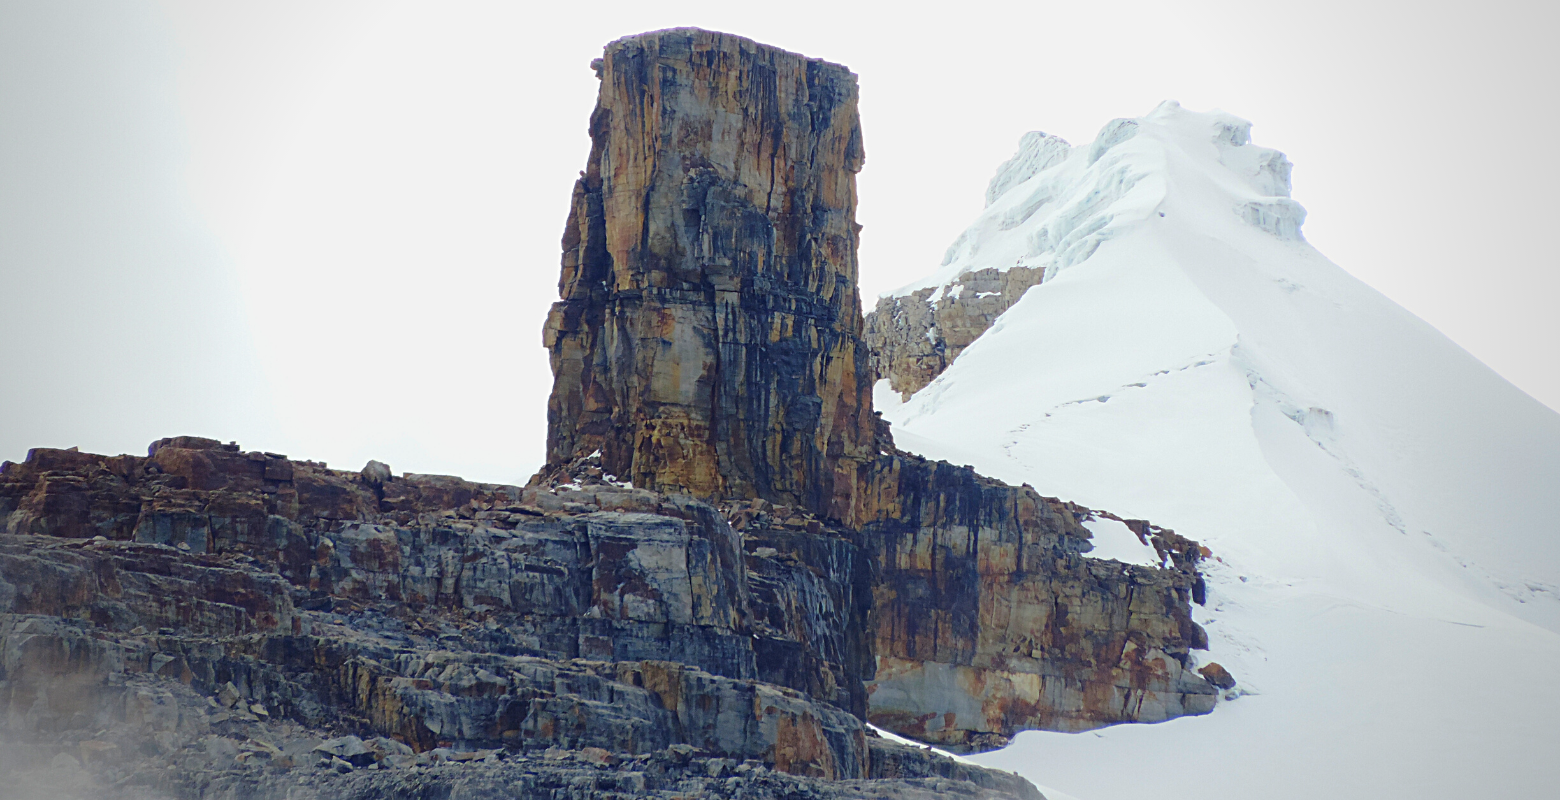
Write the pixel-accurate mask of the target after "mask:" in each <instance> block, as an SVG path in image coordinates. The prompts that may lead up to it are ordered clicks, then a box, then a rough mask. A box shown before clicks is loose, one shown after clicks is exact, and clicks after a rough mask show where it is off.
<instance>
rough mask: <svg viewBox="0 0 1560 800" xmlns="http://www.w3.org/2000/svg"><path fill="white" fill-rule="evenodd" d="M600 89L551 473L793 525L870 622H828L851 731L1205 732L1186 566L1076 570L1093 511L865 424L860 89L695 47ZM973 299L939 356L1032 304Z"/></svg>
mask: <svg viewBox="0 0 1560 800" xmlns="http://www.w3.org/2000/svg"><path fill="white" fill-rule="evenodd" d="M597 66H598V74H599V75H600V76H601V79H602V84H601V93H600V97H599V99H598V102H597V107H596V111H595V112H594V114H593V115H592V117H591V137H592V142H593V145H592V149H591V155H590V159H589V162H588V163H587V165H586V170H585V172H584V174H583V176H582V177H581V178H580V180H579V182H578V183H577V184H576V186H575V190H574V203H573V207H572V211H571V213H570V216H569V220H568V225H567V229H566V232H565V235H564V242H563V245H564V257H563V271H562V278H561V280H560V293H561V295H562V299H561V300H560V301H559V302H558V303H557V304H556V305H555V306H554V307H553V311H552V313H551V315H550V316H549V319H548V323H547V327H546V332H545V336H544V341H545V344H546V346H547V347H548V348H549V350H550V352H551V357H552V368H553V374H554V384H553V392H552V398H551V402H550V406H549V416H548V419H549V435H548V447H549V461H550V463H551V465H552V466H550V467H549V468H548V469H549V470H553V469H557V468H559V466H560V465H565V464H569V463H572V462H573V461H575V460H577V459H579V458H582V457H588V456H592V455H595V454H598V453H599V456H600V459H601V464H602V468H603V469H604V470H605V471H606V472H607V473H608V474H610V475H613V476H615V477H616V478H620V479H627V480H629V481H631V482H632V483H633V484H634V485H636V486H646V487H650V488H655V489H660V490H667V491H676V492H686V493H689V494H691V495H694V496H696V497H699V498H701V499H704V500H707V501H710V502H713V503H720V504H726V505H728V506H730V505H732V504H744V503H748V504H751V503H762V504H768V505H769V506H770V507H783V508H787V509H789V510H790V512H789V513H794V514H799V515H801V516H803V517H805V518H806V519H807V520H808V522H809V524H810V525H811V526H812V528H811V530H812V531H813V535H815V536H821V537H823V539H824V540H830V539H832V540H835V543H833V544H831V545H829V548H830V549H829V552H828V555H827V556H825V554H824V553H823V552H822V551H821V550H817V549H806V548H804V549H799V550H795V551H793V554H794V556H795V558H796V559H797V561H798V563H801V564H804V565H806V566H808V567H809V568H811V569H813V570H814V571H815V572H816V573H818V574H820V575H823V576H826V577H825V578H824V580H825V582H826V583H831V584H832V585H834V586H835V590H834V593H835V594H836V595H839V596H847V595H849V596H853V597H861V596H862V595H864V594H865V595H867V596H869V597H870V598H871V599H870V603H869V606H870V608H869V610H868V611H867V613H865V614H861V615H858V616H856V617H849V618H840V619H838V620H837V621H836V623H835V625H836V628H837V629H839V630H840V631H841V633H840V634H839V636H838V641H839V642H841V643H845V644H842V646H843V647H844V649H845V650H847V651H849V652H852V653H862V652H866V653H870V658H856V657H844V656H841V657H838V658H836V659H835V660H833V661H831V662H830V663H831V664H836V665H839V666H840V669H838V670H831V671H830V674H831V675H832V676H834V677H836V678H840V679H843V680H844V681H846V682H847V683H850V684H852V685H854V683H855V682H856V681H863V682H865V683H866V686H867V691H868V693H869V695H870V699H869V700H868V702H867V706H868V711H867V713H868V717H869V718H870V719H872V720H874V721H875V722H877V723H879V724H882V725H885V726H887V727H890V728H892V729H894V730H896V731H898V732H902V733H905V734H907V735H911V736H915V737H917V738H920V739H922V740H925V741H933V742H938V743H940V744H944V745H947V746H951V747H959V748H980V747H989V746H993V745H998V744H1000V743H1002V742H1005V741H1006V737H1008V736H1010V735H1011V734H1012V733H1013V732H1015V731H1017V730H1022V729H1025V728H1050V729H1062V730H1078V729H1083V728H1088V727H1095V726H1099V725H1105V724H1112V723H1116V722H1130V721H1158V720H1162V719H1167V718H1170V717H1174V716H1178V715H1182V714H1194V713H1204V712H1206V711H1207V710H1209V709H1210V708H1211V707H1212V705H1213V702H1214V699H1215V696H1216V692H1215V689H1214V688H1213V687H1212V686H1210V685H1209V684H1208V683H1207V682H1206V681H1205V680H1203V679H1202V678H1200V677H1199V676H1197V675H1196V674H1195V673H1194V672H1192V671H1191V667H1193V666H1195V665H1194V664H1193V663H1192V658H1191V654H1190V651H1191V650H1192V649H1194V648H1198V647H1202V646H1204V645H1205V640H1204V635H1203V632H1202V630H1201V629H1200V628H1199V627H1198V626H1197V625H1196V624H1195V623H1194V622H1193V621H1192V618H1191V611H1190V605H1191V602H1192V600H1193V595H1194V594H1196V592H1197V587H1198V586H1199V581H1200V578H1199V577H1198V574H1197V570H1196V563H1197V559H1198V557H1199V554H1198V551H1197V548H1196V546H1195V545H1193V544H1191V543H1188V542H1186V540H1184V539H1181V538H1180V537H1176V536H1175V535H1174V534H1173V533H1171V532H1168V531H1157V529H1155V531H1156V532H1155V533H1154V535H1156V536H1158V537H1160V539H1162V540H1163V542H1164V545H1163V553H1164V555H1165V560H1164V564H1165V566H1164V568H1162V569H1155V568H1146V567H1127V566H1124V565H1122V564H1119V563H1116V562H1103V561H1098V560H1093V559H1089V558H1087V557H1086V556H1085V555H1084V554H1085V553H1086V552H1087V551H1088V550H1089V549H1090V545H1089V543H1088V538H1089V534H1088V531H1087V530H1086V529H1084V528H1083V527H1082V525H1081V524H1080V520H1082V519H1083V518H1085V517H1086V516H1087V515H1088V513H1089V512H1088V510H1087V509H1079V508H1076V507H1073V506H1070V505H1068V504H1065V503H1062V502H1060V501H1058V500H1055V499H1051V498H1044V497H1041V496H1040V495H1039V494H1038V493H1037V492H1035V491H1034V490H1033V489H1031V488H1029V487H1010V486H1005V485H1002V484H1000V483H997V482H995V481H990V480H987V479H985V478H982V477H980V476H979V475H976V474H975V473H974V472H973V471H972V470H970V469H968V468H963V467H955V466H952V465H948V464H936V463H932V462H928V461H926V460H924V459H920V458H917V457H915V456H913V455H910V454H908V453H903V452H900V451H898V450H896V449H895V448H894V445H893V439H892V436H891V435H890V432H889V430H888V427H887V425H886V424H884V423H883V422H882V421H881V419H880V418H879V417H878V416H877V415H876V414H875V413H874V412H873V411H872V407H871V397H870V387H871V384H872V383H873V380H874V377H873V376H874V373H873V369H872V366H871V365H870V364H869V362H868V359H869V356H868V348H867V340H866V339H865V338H864V336H863V331H864V327H863V321H862V318H861V312H860V307H859V301H858V292H857V288H856V246H857V235H858V231H859V226H857V225H856V223H855V188H854V181H855V173H856V171H857V170H859V169H860V168H861V166H862V163H863V148H862V140H861V131H860V123H859V120H858V117H857V113H856V96H857V95H856V81H855V76H853V75H852V74H851V73H850V72H848V71H847V70H846V69H845V68H843V67H840V66H838V65H834V64H829V63H827V62H822V61H818V60H812V59H807V58H804V57H802V56H798V55H795V54H791V53H786V52H783V51H780V50H776V49H774V48H770V47H765V46H763V45H758V44H755V43H753V42H750V41H747V40H745V39H739V38H736V37H732V36H727V35H724V34H716V33H708V32H704V31H697V30H675V31H663V32H659V33H655V34H647V35H645V36H641V37H635V38H633V39H628V40H624V41H620V42H616V43H614V44H612V45H610V46H609V47H608V48H607V51H606V55H605V57H604V58H603V59H602V61H601V62H600V63H599V64H598V65H597ZM965 277H966V279H967V283H968V284H969V286H968V287H966V288H969V289H970V291H968V292H967V294H968V295H969V296H968V297H967V298H966V299H964V300H961V301H960V302H958V303H952V304H951V305H949V306H948V308H947V309H946V310H943V311H940V312H938V313H940V314H941V316H940V317H939V318H938V320H937V321H936V322H934V323H933V324H934V325H935V326H937V327H939V328H940V329H942V330H944V331H945V333H944V334H943V336H944V340H943V342H944V345H943V346H941V348H940V349H937V348H934V355H935V358H940V359H947V360H951V359H952V358H953V356H954V355H956V354H957V349H958V348H960V347H963V346H964V345H967V344H968V343H969V341H972V340H973V339H974V337H975V336H978V335H979V333H980V331H981V330H984V327H985V326H986V325H988V324H989V321H990V319H992V318H994V317H995V315H996V314H999V313H1001V310H1003V309H1005V308H1006V305H1004V304H1009V305H1010V304H1011V303H1012V302H1013V301H1015V300H1016V299H1017V297H1018V296H1019V295H1021V294H1022V292H1023V290H1024V289H1026V288H1028V286H1027V285H1021V284H1023V281H1022V280H1019V279H1020V278H1023V277H1025V275H1024V273H1023V272H1022V271H1021V270H1020V271H1016V272H1015V271H1014V270H1009V271H1008V272H1006V273H996V272H995V271H993V272H992V273H991V274H986V273H984V272H982V273H979V274H973V273H972V274H971V275H969V276H965ZM1030 277H1035V276H1030ZM988 283H989V284H991V286H987V285H986V284H988ZM988 290H989V291H988ZM990 292H995V293H996V294H995V295H992V294H990ZM953 294H954V295H956V296H957V295H959V294H960V292H954V293H953ZM983 294H985V295H987V297H981V295H983ZM987 298H990V299H989V300H988V299H987ZM955 299H957V297H956V298H955ZM961 315H962V316H961ZM923 316H925V314H923ZM955 319H961V320H963V322H962V323H956V322H954V321H953V320H955ZM883 323H884V324H883V325H880V329H883V330H887V329H888V328H893V327H894V324H890V323H889V322H888V321H887V320H883ZM895 324H897V323H895ZM917 324H919V323H917ZM898 328H902V329H904V330H905V331H909V333H907V334H905V335H904V336H901V337H900V338H907V340H917V341H919V338H918V337H920V338H924V332H923V333H917V332H915V331H916V330H919V329H918V328H915V326H914V325H911V324H900V325H898ZM883 338H884V340H885V341H888V340H889V339H892V338H893V337H892V336H890V335H889V334H887V333H885V334H884V335H883ZM933 338H934V339H935V337H933ZM916 352H917V353H918V352H919V351H916ZM917 359H923V361H924V356H923V355H918V354H916V353H912V352H910V350H909V349H908V347H901V348H900V349H899V350H897V351H895V350H894V349H893V348H885V349H884V350H883V352H882V353H880V354H879V360H880V361H882V362H883V363H884V365H885V368H888V367H889V366H890V365H891V364H894V363H905V364H920V366H918V367H916V369H919V370H920V372H918V373H916V374H918V375H920V376H921V377H920V378H917V379H916V380H930V378H931V377H932V376H934V375H935V373H936V371H940V369H941V366H935V369H934V368H933V365H929V363H921V362H918V361H917ZM934 360H935V359H934ZM939 363H942V364H945V363H946V361H943V362H939ZM901 388H903V387H901ZM545 474H548V470H544V475H545ZM749 508H750V510H751V507H749ZM1141 524H1142V525H1143V526H1145V527H1144V530H1145V531H1148V530H1149V529H1148V527H1147V524H1146V523H1141ZM738 527H739V529H740V528H742V525H740V524H739V525H738ZM1145 535H1148V534H1146V533H1145ZM1172 552H1173V553H1174V554H1175V555H1174V557H1173V558H1172V557H1171V553H1172ZM837 556H848V558H845V559H844V560H845V561H848V562H849V563H852V564H861V563H865V564H867V565H868V567H869V569H868V570H867V571H865V572H860V571H858V572H856V573H853V575H852V576H849V578H848V580H849V581H852V582H853V583H851V584H850V585H849V586H847V585H845V582H846V581H847V576H846V575H843V574H841V573H839V572H838V571H836V570H834V569H833V568H832V567H831V566H830V564H832V563H834V562H833V561H817V560H814V559H817V558H825V557H827V558H828V559H834V558H836V557H837ZM862 575H866V578H865V579H866V580H867V581H868V582H869V585H867V586H866V587H863V586H861V585H860V583H859V581H860V580H862V577H861V576H862ZM862 619H865V627H864V628H861V629H857V628H856V627H855V626H856V624H857V622H858V621H860V620H862ZM835 691H838V689H836V690H835Z"/></svg>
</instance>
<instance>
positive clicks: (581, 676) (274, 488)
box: [0, 437, 1038, 798]
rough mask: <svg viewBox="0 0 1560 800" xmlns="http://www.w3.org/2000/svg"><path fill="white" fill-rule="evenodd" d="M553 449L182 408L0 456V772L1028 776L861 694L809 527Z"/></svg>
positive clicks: (444, 779) (484, 793)
mask: <svg viewBox="0 0 1560 800" xmlns="http://www.w3.org/2000/svg"><path fill="white" fill-rule="evenodd" d="M575 466H576V469H575V470H574V472H573V473H572V474H569V475H567V481H568V482H567V484H566V485H565V486H562V487H558V486H549V485H545V484H543V485H535V486H531V487H528V488H526V489H520V488H518V487H513V486H494V485H485V484H473V483H469V482H466V481H462V480H460V479H456V478H448V477H440V476H419V475H406V476H403V477H391V476H390V475H389V471H388V469H386V468H385V467H384V466H383V465H381V464H377V463H370V465H369V466H368V467H367V468H365V469H364V470H363V471H362V472H361V473H353V472H342V471H337V470H331V469H328V468H326V467H325V465H323V464H316V463H311V462H298V461H292V460H289V459H286V458H284V457H281V456H279V455H275V454H267V453H245V452H241V451H240V450H239V448H238V447H237V446H236V445H222V444H220V443H218V442H216V441H213V440H207V439H198V438H194V437H179V438H175V439H168V440H163V441H161V442H159V443H157V444H156V445H153V447H152V452H151V455H150V456H149V457H145V458H142V457H136V456H113V457H110V456H100V455H94V454H88V453H79V452H75V451H60V450H35V451H33V452H32V453H30V454H29V457H28V459H27V461H26V462H25V463H22V464H11V463H6V464H5V465H4V469H3V471H0V519H3V520H4V535H0V718H3V719H4V721H5V727H4V736H5V738H6V739H7V742H6V746H5V747H3V748H0V751H3V752H4V753H5V756H4V758H0V770H5V771H6V774H7V775H18V776H21V777H20V778H18V779H19V780H37V781H42V783H40V784H39V786H42V787H48V788H50V790H51V791H57V792H59V793H60V794H62V795H68V794H69V792H70V791H75V792H76V793H77V794H78V795H79V796H81V797H102V796H124V797H131V796H142V795H139V794H136V793H137V792H145V791H154V790H155V791H157V792H162V793H165V794H167V793H171V794H173V795H175V796H178V797H201V798H255V797H266V798H269V797H275V798H282V797H287V798H307V797H329V796H343V795H344V796H348V797H364V798H367V797H380V796H425V795H423V794H417V793H416V792H434V793H435V794H434V795H426V796H446V795H447V794H448V793H449V792H451V791H454V790H455V789H457V788H460V787H464V788H460V790H461V791H464V792H469V794H462V795H461V796H469V797H475V798H483V797H500V796H512V795H513V794H515V793H519V794H522V795H524V796H537V797H581V796H592V797H637V796H674V795H675V796H688V795H689V794H698V795H701V796H704V795H707V796H717V797H738V796H740V797H760V798H763V797H795V796H810V797H820V798H824V797H828V798H834V797H840V798H844V797H868V796H879V794H880V793H882V792H890V793H904V794H908V795H910V796H923V797H933V796H937V795H938V794H939V793H944V792H946V793H952V794H955V795H964V796H969V797H996V796H1008V797H1037V796H1038V794H1037V793H1036V792H1035V791H1034V789H1033V787H1032V786H1030V785H1029V784H1027V783H1025V782H1024V781H1022V780H1020V779H1018V778H1016V777H1014V776H1011V775H1006V774H1003V773H997V772H991V771H987V770H981V769H978V768H973V767H968V766H965V765H963V764H959V763H957V762H954V761H952V760H950V759H948V758H946V757H941V756H935V755H932V754H930V753H928V752H926V751H922V750H919V749H916V748H909V747H904V746H901V745H897V744H893V743H891V742H888V741H886V740H883V739H880V738H879V737H877V736H876V735H875V734H874V733H873V732H871V731H870V729H868V728H867V727H866V726H865V725H864V724H863V722H862V720H861V719H860V714H861V710H862V699H863V697H864V695H863V690H862V687H861V685H860V682H859V680H858V681H856V684H855V686H854V687H849V686H846V676H847V675H854V674H857V673H859V672H860V671H861V669H862V668H863V667H862V665H861V664H860V663H859V662H860V661H861V660H862V658H863V653H861V652H857V651H852V650H851V647H853V646H854V645H853V644H851V643H849V642H844V641H842V640H841V637H840V635H839V631H840V630H841V627H840V626H839V625H838V621H839V620H841V619H849V618H851V616H852V614H854V613H856V612H855V611H853V610H852V604H853V603H856V599H855V598H852V597H850V596H849V595H848V594H845V595H841V594H838V593H837V592H836V593H831V589H833V588H835V585H836V584H838V585H845V586H849V585H850V584H851V579H850V578H849V577H848V576H849V575H851V574H852V571H853V570H854V569H855V567H854V566H853V565H852V564H850V563H849V561H848V558H849V557H848V556H847V555H845V554H841V553H839V552H837V548H836V547H835V546H834V545H833V544H832V542H831V540H827V539H826V537H822V536H818V535H814V534H810V533H808V532H807V530H806V528H807V526H806V525H805V524H803V523H799V522H798V521H795V520H792V519H790V518H787V517H783V516H782V517H777V516H775V515H772V514H769V513H767V512H766V513H763V514H751V513H750V514H748V515H747V516H746V517H744V519H743V523H744V527H745V528H746V529H747V530H746V532H745V533H744V534H740V535H739V534H738V533H737V532H736V531H734V530H733V529H732V527H731V525H730V524H728V522H727V520H726V517H725V516H724V515H722V514H721V513H720V512H719V511H717V510H716V509H715V508H713V507H711V506H709V505H706V504H704V503H701V502H698V501H696V500H693V499H691V498H688V497H686V496H666V495H661V494H657V493H653V492H649V491H646V490H641V489H630V488H625V487H623V486H620V485H615V484H611V483H608V482H604V481H602V480H601V479H600V478H599V476H600V474H601V473H600V470H599V468H597V467H596V466H594V465H593V464H591V463H581V464H577V465H575ZM771 522H772V523H773V524H774V527H773V528H771V527H770V523H771ZM766 543H767V544H766ZM795 552H802V553H806V554H807V556H808V557H809V558H811V559H812V560H813V561H814V563H824V564H830V565H831V566H833V567H834V568H835V569H836V571H837V572H838V574H839V575H842V576H847V577H845V578H844V579H843V580H835V579H833V578H831V577H829V576H828V575H825V576H823V577H821V578H820V577H819V576H818V575H817V574H815V573H816V572H817V571H818V570H817V568H815V567H803V566H802V565H801V564H800V562H799V561H798V560H797V558H796V557H795V556H793V555H792V553H795ZM830 558H834V559H835V561H834V562H830V561H829V559H830ZM857 627H858V628H859V627H860V626H859V624H858V626H857ZM858 650H859V648H858ZM853 710H854V711H855V712H856V713H852V711H853ZM333 737H348V738H346V739H338V738H333ZM327 740H330V741H334V742H336V744H330V742H329V741H327ZM342 742H345V743H346V744H342ZM320 746H324V747H326V750H327V751H329V752H325V751H317V750H316V749H315V748H317V747H320ZM343 748H346V749H345V750H343ZM348 750H350V752H348ZM338 762H340V763H338ZM78 773H79V774H78ZM62 775H63V776H64V777H62ZM29 776H31V777H29ZM51 776H52V777H51ZM65 778H70V779H71V780H74V781H76V782H78V783H80V786H76V787H75V788H74V789H72V788H71V786H66V787H65V788H64V789H61V788H60V787H59V786H58V785H56V783H57V782H58V780H64V779H65ZM50 781H55V783H50ZM67 783H68V781H67ZM72 785H74V784H72ZM300 787H302V788H300ZM440 787H442V788H440ZM414 789H415V790H416V791H413V790H414ZM506 792H507V793H506ZM398 793H401V794H398Z"/></svg>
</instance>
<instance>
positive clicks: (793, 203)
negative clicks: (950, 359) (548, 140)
mask: <svg viewBox="0 0 1560 800" xmlns="http://www.w3.org/2000/svg"><path fill="white" fill-rule="evenodd" d="M597 68H598V74H599V75H600V77H601V93H600V96H599V99H598V101H597V107H596V110H595V112H594V113H593V114H592V115H591V140H592V147H591V154H590V162H589V164H588V165H587V167H586V170H585V173H584V175H583V177H581V178H580V180H579V182H578V183H577V184H576V185H575V189H574V197H573V204H572V208H571V211H570V215H569V220H568V224H567V227H566V229H565V232H564V240H563V246H564V258H563V275H562V278H561V280H560V281H559V289H560V293H561V295H562V299H561V300H560V301H559V302H558V303H557V304H556V305H555V306H554V307H553V310H552V313H551V315H550V316H549V317H548V321H547V327H546V334H545V344H546V346H547V348H548V349H549V350H550V351H551V361H552V369H553V374H554V376H555V382H554V386H553V393H552V397H551V399H550V401H549V404H548V421H549V426H548V432H549V433H548V460H549V463H552V464H561V463H565V462H567V461H569V460H570V459H572V458H575V457H579V456H585V455H587V454H590V453H592V452H593V451H596V450H600V451H601V458H602V465H603V468H604V469H605V470H606V471H607V472H609V473H612V474H614V475H617V476H620V477H622V478H625V479H628V480H631V481H632V482H633V483H634V485H635V486H640V487H645V488H649V489H653V490H657V491H678V492H687V493H690V494H693V495H695V496H698V497H703V498H710V499H717V498H749V497H759V498H764V499H766V500H769V501H772V502H776V503H783V504H786V505H795V506H801V507H803V508H806V509H809V510H812V511H823V510H824V509H825V508H826V507H827V505H828V502H829V498H830V496H831V494H832V492H833V486H834V483H835V475H836V471H837V469H838V468H839V466H840V464H841V462H845V465H846V466H845V471H846V472H851V471H852V467H853V465H854V463H858V462H860V461H862V460H865V459H867V458H870V457H872V456H874V455H876V452H875V451H874V450H873V449H872V445H873V430H872V415H871V411H870V389H871V387H870V385H869V384H868V382H866V381H858V376H862V375H865V374H866V373H865V372H864V368H865V362H866V349H865V346H864V345H863V343H862V340H861V338H860V332H861V312H860V304H859V299H858V295H857V288H856V243H857V235H858V231H859V227H858V226H857V225H856V223H855V219H854V212H855V204H856V186H855V181H856V178H855V174H856V172H857V171H859V170H860V169H861V166H862V163H863V160H864V151H863V149H862V141H861V126H860V122H859V120H858V118H857V114H856V96H857V90H856V78H855V76H854V75H852V74H851V73H850V72H849V71H848V70H846V69H845V68H844V67H841V66H839V65H836V64H830V63H827V62H824V61H819V60H815V59H808V58H805V57H803V56H800V55H796V54H794V53H788V52H785V51H782V50H779V49H776V48H773V47H765V46H762V45H758V44H755V43H754V42H751V41H748V40H745V39H741V38H738V37H735V36H729V35H725V34H719V33H710V32H706V31H699V30H691V29H683V30H670V31H660V32H657V33H650V34H645V35H642V36H636V37H631V38H628V39H623V40H620V41H617V42H614V43H612V44H610V45H608V47H607V49H606V53H605V56H604V58H603V59H602V60H601V61H600V63H599V64H598V65H597Z"/></svg>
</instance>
